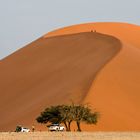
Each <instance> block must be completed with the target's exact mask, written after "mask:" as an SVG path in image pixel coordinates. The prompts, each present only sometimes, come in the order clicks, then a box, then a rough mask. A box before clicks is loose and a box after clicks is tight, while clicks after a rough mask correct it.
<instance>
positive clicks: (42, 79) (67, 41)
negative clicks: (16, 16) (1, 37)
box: [0, 32, 122, 131]
mask: <svg viewBox="0 0 140 140" xmlns="http://www.w3.org/2000/svg"><path fill="white" fill-rule="evenodd" d="M121 45H122V44H121V42H120V41H119V40H118V39H116V38H114V37H112V36H108V35H104V34H100V33H94V32H84V33H77V34H71V35H63V36H58V37H50V38H44V37H42V38H40V39H38V40H36V41H35V42H33V43H31V44H29V45H28V46H26V47H24V48H23V49H21V50H19V51H17V52H15V53H14V54H12V55H11V56H9V57H7V58H6V59H4V60H2V61H1V62H0V90H1V91H0V96H1V98H0V106H1V108H0V111H1V115H0V120H1V121H0V130H1V131H4V130H11V129H12V130H13V129H14V128H15V126H16V125H17V124H23V125H25V126H31V125H32V124H33V123H35V118H36V116H38V114H39V113H40V111H42V109H44V108H45V107H46V106H47V105H54V104H62V103H69V102H71V100H73V101H74V102H77V103H81V102H83V101H84V100H85V97H87V93H88V91H89V89H90V87H91V85H92V82H93V81H94V78H95V77H96V75H97V73H98V72H99V71H100V70H101V68H102V67H103V66H104V65H105V64H106V63H107V62H108V61H109V60H111V59H112V58H113V57H114V56H115V55H116V54H117V53H118V52H119V51H120V49H121V47H122V46H121Z"/></svg>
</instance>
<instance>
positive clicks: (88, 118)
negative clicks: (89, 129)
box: [73, 105, 99, 131]
mask: <svg viewBox="0 0 140 140" xmlns="http://www.w3.org/2000/svg"><path fill="white" fill-rule="evenodd" d="M73 107H74V115H75V116H74V121H76V124H77V128H78V129H77V131H81V126H80V124H81V122H86V123H87V124H96V123H97V120H98V117H99V113H98V112H92V110H91V109H90V108H89V107H88V106H84V105H74V106H73Z"/></svg>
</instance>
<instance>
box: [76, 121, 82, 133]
mask: <svg viewBox="0 0 140 140" xmlns="http://www.w3.org/2000/svg"><path fill="white" fill-rule="evenodd" d="M76 123H77V128H78V129H77V131H79V132H81V127H80V121H77V122H76Z"/></svg>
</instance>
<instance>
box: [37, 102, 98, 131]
mask: <svg viewBox="0 0 140 140" xmlns="http://www.w3.org/2000/svg"><path fill="white" fill-rule="evenodd" d="M98 117H99V113H98V112H92V110H91V109H90V108H89V107H88V106H86V105H75V104H71V105H57V106H51V107H48V108H46V109H45V110H44V111H43V112H41V114H40V116H39V117H37V118H36V120H37V122H38V123H43V124H46V123H59V124H60V123H63V124H64V125H65V127H66V131H71V123H72V122H73V121H74V122H76V124H77V131H81V127H80V124H81V122H86V123H87V124H96V123H97V121H98Z"/></svg>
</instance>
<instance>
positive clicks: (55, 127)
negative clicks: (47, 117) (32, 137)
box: [47, 124, 65, 131]
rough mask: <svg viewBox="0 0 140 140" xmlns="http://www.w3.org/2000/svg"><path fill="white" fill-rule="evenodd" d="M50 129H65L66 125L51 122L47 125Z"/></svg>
mask: <svg viewBox="0 0 140 140" xmlns="http://www.w3.org/2000/svg"><path fill="white" fill-rule="evenodd" d="M47 127H48V129H49V131H64V130H65V127H64V126H62V125H60V124H51V125H48V126H47Z"/></svg>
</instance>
